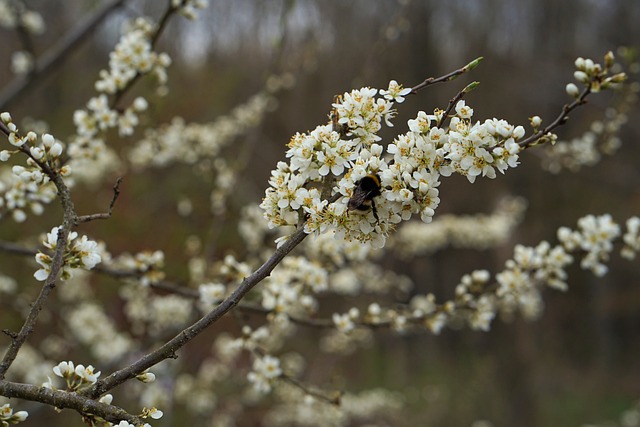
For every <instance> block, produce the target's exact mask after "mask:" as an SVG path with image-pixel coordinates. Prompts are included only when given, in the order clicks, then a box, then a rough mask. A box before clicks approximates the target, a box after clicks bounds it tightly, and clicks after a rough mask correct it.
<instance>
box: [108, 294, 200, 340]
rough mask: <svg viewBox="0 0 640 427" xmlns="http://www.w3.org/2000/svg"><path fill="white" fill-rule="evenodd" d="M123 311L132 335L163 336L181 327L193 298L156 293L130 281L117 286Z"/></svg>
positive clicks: (187, 317) (188, 315)
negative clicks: (126, 284)
mask: <svg viewBox="0 0 640 427" xmlns="http://www.w3.org/2000/svg"><path fill="white" fill-rule="evenodd" d="M120 296H121V298H122V299H124V300H125V306H124V311H125V314H126V316H127V320H128V321H129V322H130V323H131V325H132V326H131V329H132V330H133V331H134V333H135V334H145V333H146V334H149V335H151V336H154V337H156V336H159V335H161V336H164V335H163V334H166V333H167V332H168V331H171V332H173V331H175V330H176V329H178V328H181V327H184V326H185V324H186V323H187V322H188V321H189V320H190V319H191V315H192V313H193V300H192V299H190V298H185V297H182V296H180V295H175V294H169V295H157V294H155V293H154V292H153V290H152V289H151V288H150V287H149V286H140V285H139V283H137V282H136V283H130V284H129V285H128V286H124V287H122V288H121V289H120Z"/></svg>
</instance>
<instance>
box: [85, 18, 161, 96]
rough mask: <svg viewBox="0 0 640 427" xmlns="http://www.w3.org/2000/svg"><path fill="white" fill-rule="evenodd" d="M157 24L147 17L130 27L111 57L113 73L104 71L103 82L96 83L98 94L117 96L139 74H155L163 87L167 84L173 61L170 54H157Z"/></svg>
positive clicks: (102, 72) (110, 65)
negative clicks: (168, 68)
mask: <svg viewBox="0 0 640 427" xmlns="http://www.w3.org/2000/svg"><path fill="white" fill-rule="evenodd" d="M154 32H155V28H154V25H153V23H152V22H151V21H150V20H149V19H146V18H142V17H141V18H137V19H136V20H135V21H134V22H133V23H130V24H128V25H127V26H126V27H125V29H124V31H123V34H122V36H121V37H120V40H119V41H118V43H117V44H116V47H115V48H114V50H113V52H111V53H110V54H109V70H102V71H100V80H98V81H97V82H96V84H95V87H96V90H97V91H98V92H104V93H107V94H115V93H117V92H118V91H120V90H123V89H124V88H126V87H127V85H128V84H129V83H130V82H131V81H132V80H133V79H134V78H136V77H137V76H138V75H143V74H148V73H153V74H154V75H155V76H156V77H157V78H158V81H159V82H160V84H161V85H163V84H165V83H166V81H167V71H166V68H167V67H168V66H169V65H171V58H170V57H169V55H167V54H166V53H161V54H158V53H156V52H154V51H153V46H152V36H153V34H154Z"/></svg>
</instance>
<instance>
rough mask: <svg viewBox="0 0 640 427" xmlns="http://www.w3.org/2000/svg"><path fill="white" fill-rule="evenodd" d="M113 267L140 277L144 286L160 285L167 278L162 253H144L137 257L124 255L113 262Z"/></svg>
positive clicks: (136, 255) (137, 254) (139, 253)
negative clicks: (163, 269)
mask: <svg viewBox="0 0 640 427" xmlns="http://www.w3.org/2000/svg"><path fill="white" fill-rule="evenodd" d="M113 265H114V266H116V267H119V268H122V269H124V270H126V271H129V272H131V273H132V274H137V275H139V276H140V277H139V280H140V283H141V284H142V286H149V285H152V284H154V283H158V282H160V281H161V280H162V279H164V277H165V273H164V271H162V268H163V267H164V252H162V251H153V252H152V251H142V252H138V253H136V254H135V255H131V254H129V253H124V254H122V255H120V256H119V257H118V258H116V259H114V260H113Z"/></svg>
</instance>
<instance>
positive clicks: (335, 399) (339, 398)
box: [278, 374, 342, 406]
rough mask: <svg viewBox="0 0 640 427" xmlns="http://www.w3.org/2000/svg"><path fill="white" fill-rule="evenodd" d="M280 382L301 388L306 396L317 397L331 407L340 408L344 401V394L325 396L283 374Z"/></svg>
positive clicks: (337, 393)
mask: <svg viewBox="0 0 640 427" xmlns="http://www.w3.org/2000/svg"><path fill="white" fill-rule="evenodd" d="M278 378H279V379H280V380H282V381H285V382H288V383H289V384H291V385H293V386H295V387H297V388H299V389H300V390H302V392H303V393H304V394H307V395H309V396H312V397H315V398H316V399H318V400H321V401H323V402H326V403H328V404H330V405H333V406H340V403H341V401H342V392H340V391H338V392H336V393H335V395H336V396H335V397H329V396H325V395H324V394H322V393H320V392H318V391H315V390H311V389H310V388H308V387H307V386H305V385H304V384H302V383H301V382H300V381H298V380H296V379H295V378H292V377H290V376H288V375H285V374H282V375H280V376H279V377H278Z"/></svg>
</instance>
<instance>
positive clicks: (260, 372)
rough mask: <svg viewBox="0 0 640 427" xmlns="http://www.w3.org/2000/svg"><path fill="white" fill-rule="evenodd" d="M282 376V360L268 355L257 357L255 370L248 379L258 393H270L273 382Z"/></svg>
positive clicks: (254, 365)
mask: <svg viewBox="0 0 640 427" xmlns="http://www.w3.org/2000/svg"><path fill="white" fill-rule="evenodd" d="M281 375H282V369H281V368H280V359H278V358H277V357H274V356H270V355H268V354H267V355H265V356H256V357H255V359H254V360H253V369H252V370H251V372H249V374H248V375H247V379H248V380H249V382H250V383H251V384H253V387H254V388H255V389H256V390H257V391H259V392H261V393H268V392H270V391H271V387H272V384H273V382H274V381H275V380H276V379H277V378H278V377H280V376H281Z"/></svg>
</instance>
